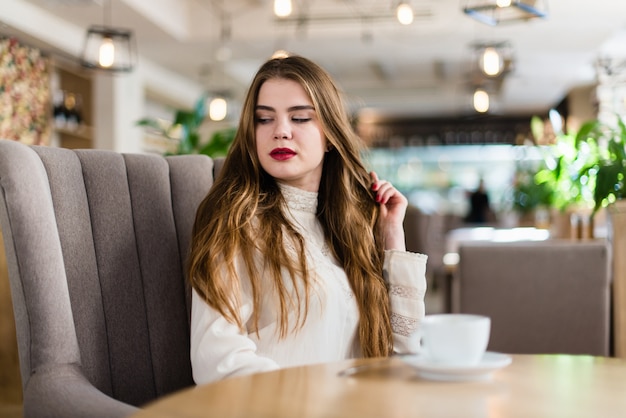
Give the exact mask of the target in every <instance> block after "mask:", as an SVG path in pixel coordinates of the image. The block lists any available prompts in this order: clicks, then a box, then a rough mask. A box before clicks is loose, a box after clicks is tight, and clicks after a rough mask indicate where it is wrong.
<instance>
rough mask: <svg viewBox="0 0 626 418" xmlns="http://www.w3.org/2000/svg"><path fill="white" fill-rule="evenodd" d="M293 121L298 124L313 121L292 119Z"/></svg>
mask: <svg viewBox="0 0 626 418" xmlns="http://www.w3.org/2000/svg"><path fill="white" fill-rule="evenodd" d="M292 120H293V121H294V122H296V123H305V122H308V121H310V120H311V118H292Z"/></svg>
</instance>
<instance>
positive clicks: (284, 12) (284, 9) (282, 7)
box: [274, 0, 292, 17]
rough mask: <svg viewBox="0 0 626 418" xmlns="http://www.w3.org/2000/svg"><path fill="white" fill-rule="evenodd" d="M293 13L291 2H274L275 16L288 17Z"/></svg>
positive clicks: (278, 0) (288, 0)
mask: <svg viewBox="0 0 626 418" xmlns="http://www.w3.org/2000/svg"><path fill="white" fill-rule="evenodd" d="M291 12H292V7H291V0H274V14H275V15H276V16H278V17H287V16H289V15H290V14H291Z"/></svg>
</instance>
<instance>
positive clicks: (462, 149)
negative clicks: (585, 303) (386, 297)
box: [0, 0, 626, 396]
mask: <svg viewBox="0 0 626 418" xmlns="http://www.w3.org/2000/svg"><path fill="white" fill-rule="evenodd" d="M272 3H273V2H272V1H270V0H228V1H226V0H159V1H154V0H150V1H148V0H110V1H109V0H3V1H2V2H0V137H3V138H8V139H15V140H19V141H22V142H25V143H31V144H43V145H52V146H62V147H68V148H101V149H111V150H115V151H119V152H164V151H165V150H167V149H169V148H168V147H170V146H171V143H170V142H169V141H167V140H164V139H163V137H161V136H159V135H156V134H155V132H154V131H151V130H149V129H147V128H145V127H142V126H138V124H137V122H138V121H139V120H140V119H142V118H152V119H154V120H158V121H159V123H162V124H164V125H167V124H168V123H171V121H172V118H173V116H174V114H175V112H176V110H178V109H192V108H193V107H194V105H195V104H196V103H198V101H199V100H201V99H202V100H203V99H204V98H205V97H206V99H207V105H208V102H209V100H211V99H214V98H218V97H219V98H223V99H225V102H223V103H226V104H227V112H226V115H225V117H224V118H223V119H222V120H212V119H211V118H209V117H207V118H206V119H205V120H204V121H203V123H202V126H201V127H200V132H201V134H202V138H205V139H206V138H210V137H211V135H212V134H213V133H215V132H219V131H222V130H224V129H228V128H232V127H233V126H234V125H235V124H236V122H237V117H238V106H239V105H240V103H241V101H242V97H243V94H244V92H245V88H246V86H247V85H248V83H249V82H250V80H251V77H252V76H253V74H254V72H255V71H256V69H257V68H258V67H259V65H260V64H261V63H262V62H263V61H264V60H266V59H267V58H268V57H269V56H271V55H272V54H273V53H274V52H275V51H277V50H285V51H288V52H294V53H298V54H302V55H304V56H306V57H309V58H311V59H313V60H314V61H316V62H318V63H320V64H321V65H322V66H323V67H325V68H326V69H328V70H329V72H330V73H331V74H332V75H333V77H335V79H336V80H337V82H338V85H339V86H340V87H341V88H342V89H343V90H344V91H345V93H346V98H347V104H348V106H349V110H350V112H351V114H352V115H353V117H354V120H355V127H356V129H357V130H358V132H359V133H360V134H361V136H362V137H363V138H364V140H365V141H366V142H367V144H368V145H369V150H368V153H367V155H366V158H367V160H368V162H369V164H371V166H372V168H374V169H376V170H377V171H379V173H380V175H381V176H382V177H384V178H388V179H389V180H391V181H393V182H394V184H395V185H396V186H397V187H398V188H399V189H401V190H402V191H403V192H404V193H406V195H407V196H408V197H409V199H410V202H411V203H412V204H413V205H414V206H416V207H418V208H419V209H420V210H421V211H422V212H424V213H427V214H443V215H446V216H453V217H455V218H456V219H461V218H462V217H463V215H464V214H465V213H466V211H467V194H468V192H470V191H471V190H473V189H474V188H475V187H476V186H477V184H478V181H479V179H480V178H483V179H484V181H485V184H486V187H487V190H488V193H489V195H490V198H491V202H492V205H493V209H494V210H495V212H496V214H497V219H498V222H499V224H500V225H505V226H513V225H517V224H520V222H531V223H533V222H536V219H534V218H532V219H531V220H530V221H529V219H528V218H524V216H528V214H525V213H522V212H520V211H519V210H516V203H515V200H514V188H515V184H516V181H517V180H518V179H517V176H518V174H519V172H520V169H522V168H523V169H530V170H536V169H537V168H538V167H540V165H541V164H542V162H543V161H544V155H545V154H544V152H543V151H542V150H543V149H544V148H545V146H549V144H551V143H552V144H553V143H554V142H555V141H556V138H557V136H556V135H555V134H558V133H559V129H562V131H563V132H574V133H575V132H576V130H577V129H579V128H580V127H581V125H582V124H583V123H584V122H585V121H587V120H590V119H595V118H598V119H600V120H604V121H607V122H608V123H614V122H615V120H616V115H622V116H623V115H626V2H617V1H614V0H594V1H589V0H567V1H563V0H552V1H550V2H549V4H548V1H541V0H528V1H526V4H528V5H530V8H531V9H533V10H532V11H536V12H537V16H534V15H533V14H532V13H530V12H529V11H528V10H526V11H524V10H522V9H519V8H515V7H514V8H513V9H515V10H514V14H509V15H507V14H503V15H501V16H500V18H501V21H496V22H492V23H495V24H489V22H485V21H484V19H483V21H480V20H477V19H475V18H474V17H475V14H474V15H472V13H468V12H469V11H471V10H470V9H472V8H473V7H474V6H476V5H477V4H487V3H494V4H495V1H488V0H483V1H471V0H467V1H465V0H409V1H406V2H404V1H397V0H385V1H381V0H316V1H306V0H299V1H294V2H293V4H292V6H293V10H292V13H291V15H289V16H287V17H277V16H276V15H275V13H274V11H273V8H272V6H273V4H272ZM514 3H515V2H514ZM400 4H406V5H409V6H411V7H412V10H413V14H412V16H413V21H412V23H410V24H407V25H404V24H401V23H399V22H398V19H397V16H396V8H397V7H398V6H399V5H400ZM485 13H487V14H488V16H493V15H491V14H489V13H490V12H489V11H485ZM496 17H497V18H498V16H497V15H496ZM93 25H99V26H101V28H100V29H102V27H104V28H105V29H106V28H109V29H115V36H117V37H120V38H121V39H122V40H126V38H125V36H126V35H129V41H130V44H129V45H130V46H131V48H132V51H131V52H130V53H129V55H128V67H127V68H123V69H122V70H121V71H109V70H106V69H104V70H103V69H95V68H93V67H94V64H93V63H91V68H88V67H89V66H85V65H84V64H85V62H81V60H82V59H83V58H84V48H85V45H86V44H87V42H86V38H87V36H88V35H89V34H90V33H92V32H93V31H92V32H90V28H91V29H93ZM97 30H98V29H97V28H96V34H97ZM105 32H106V31H105ZM92 34H93V33H92ZM100 34H101V33H100ZM487 49H496V50H497V51H498V52H499V54H500V55H499V59H498V65H499V66H500V69H499V71H498V72H497V73H496V74H493V75H487V74H486V73H485V71H484V69H481V68H480V62H481V57H483V59H484V56H483V55H482V54H483V53H484V52H485V50H487ZM119 51H122V49H120V50H118V52H119ZM476 90H484V91H485V92H486V93H487V94H488V98H489V106H488V109H487V110H485V109H483V110H482V111H478V110H477V109H476V108H475V103H474V102H473V99H474V93H475V92H476ZM533 117H538V118H539V120H541V121H543V123H544V125H543V126H544V131H543V135H540V136H538V135H537V133H536V132H533V129H532V127H531V120H533ZM215 119H217V118H215ZM559 127H561V128H559ZM174 136H175V134H174ZM516 179H517V180H516ZM599 219H600V220H601V217H599ZM455 225H456V224H455ZM599 225H600V227H601V222H600V223H599ZM599 234H602V230H601V229H600V230H599ZM3 267H5V266H2V265H0V268H3ZM1 282H2V283H5V282H6V280H2V281H1ZM3 286H4V284H3ZM2 293H3V294H5V295H7V294H8V284H7V289H2ZM0 305H1V306H0V308H1V309H2V310H3V311H2V315H3V317H5V318H6V317H7V316H9V315H11V314H12V313H11V312H10V304H6V303H1V304H0ZM1 326H2V328H3V331H2V332H3V334H2V335H7V332H8V333H10V332H11V331H12V330H11V329H9V330H8V331H6V330H5V329H6V328H7V325H6V321H2V325H1ZM13 332H14V331H13ZM4 355H9V354H4ZM10 355H16V354H10ZM5 393H6V392H5ZM9 396H10V395H9Z"/></svg>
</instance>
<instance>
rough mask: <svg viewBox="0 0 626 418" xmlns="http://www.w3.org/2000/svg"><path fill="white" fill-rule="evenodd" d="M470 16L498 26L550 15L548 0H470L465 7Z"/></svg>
mask: <svg viewBox="0 0 626 418" xmlns="http://www.w3.org/2000/svg"><path fill="white" fill-rule="evenodd" d="M463 12H464V13H465V14H467V15H468V16H470V17H472V18H474V19H476V20H478V21H479V22H482V23H486V24H487V25H490V26H496V25H498V24H500V23H510V22H517V21H527V20H531V19H535V18H545V17H547V16H548V4H547V0H468V1H467V2H466V3H465V7H463Z"/></svg>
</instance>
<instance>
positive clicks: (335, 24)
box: [0, 0, 626, 117]
mask: <svg viewBox="0 0 626 418" xmlns="http://www.w3.org/2000/svg"><path fill="white" fill-rule="evenodd" d="M6 1H8V2H9V3H10V2H12V1H13V2H18V1H19V2H21V3H24V2H27V3H29V4H30V5H33V6H36V7H38V8H41V9H44V10H45V11H47V12H49V13H51V14H53V15H55V16H56V17H58V18H59V19H62V20H65V21H67V22H69V23H71V24H73V25H75V26H79V27H81V28H86V27H87V26H89V25H90V24H101V23H103V20H104V19H107V20H109V21H108V22H106V23H108V24H110V25H112V26H118V27H126V28H130V29H133V31H134V33H135V34H136V37H137V46H138V50H139V54H140V55H141V57H144V58H147V59H149V60H151V61H153V62H154V63H157V64H160V65H162V66H163V67H166V68H168V69H171V70H173V71H175V72H177V73H179V74H182V75H184V76H186V77H188V78H190V79H191V80H194V81H196V82H198V83H201V84H202V85H204V86H206V87H207V89H212V90H223V89H227V90H230V91H231V92H232V93H233V94H234V95H235V96H238V95H241V94H242V91H243V90H244V89H245V87H246V86H247V84H248V83H249V81H250V80H251V77H252V76H253V74H254V72H255V71H256V69H257V68H258V66H259V65H260V64H261V63H262V62H263V61H264V60H265V59H266V58H268V57H269V56H270V55H271V54H272V52H274V51H275V50H276V49H284V50H287V51H290V52H294V53H298V54H301V55H304V56H306V57H309V58H311V59H313V60H315V61H317V62H318V63H320V64H321V65H322V66H323V67H325V68H326V69H328V70H329V71H330V73H331V74H332V75H333V76H334V77H335V78H336V80H337V81H338V83H339V85H340V86H341V87H342V88H343V89H344V90H345V91H346V93H347V95H348V99H349V103H350V104H351V106H352V107H353V108H355V109H362V108H372V109H376V110H377V111H379V112H382V113H384V114H395V115H412V116H418V117H419V116H434V115H446V116H454V115H466V114H469V113H472V112H473V111H472V107H471V94H470V88H469V79H470V77H469V74H470V72H471V70H472V66H473V62H474V58H475V57H474V53H473V49H472V47H471V45H472V44H473V43H475V42H500V41H508V42H509V43H510V44H511V45H512V47H513V50H514V58H515V65H514V69H513V71H512V72H511V73H509V74H508V76H507V78H506V79H505V81H504V84H503V85H502V88H501V90H500V92H499V94H498V95H497V96H496V97H493V98H492V110H491V111H492V112H494V113H497V114H506V115H515V114H529V113H537V112H543V111H547V110H548V109H549V108H550V107H552V106H555V105H556V104H557V103H559V102H560V101H561V100H562V99H563V97H564V96H565V95H566V94H567V92H568V91H570V90H571V89H572V88H574V87H576V86H581V85H589V84H591V83H593V82H594V79H595V70H594V62H595V60H596V59H597V58H598V57H600V56H602V55H606V54H608V53H609V52H610V53H611V54H616V55H618V56H626V40H624V39H626V37H624V35H622V34H621V33H622V32H624V31H625V30H626V1H623V0H593V1H591V0H551V1H550V0H549V16H548V18H546V19H535V20H532V21H528V22H519V23H512V24H507V25H500V26H497V27H490V26H487V25H485V24H483V23H479V22H477V21H475V20H473V19H471V18H469V17H468V16H467V15H465V14H464V13H463V12H462V7H463V5H464V4H465V3H466V2H465V1H463V0H412V1H411V4H412V5H413V7H414V10H415V11H416V19H415V21H414V22H413V24H412V25H410V26H402V25H400V24H399V23H397V22H396V21H395V19H394V18H393V10H392V9H393V8H392V4H397V0H308V1H307V0H299V1H298V0H295V1H294V8H295V10H294V13H295V14H298V13H299V12H300V13H304V12H303V9H306V8H308V13H309V16H311V17H313V18H315V17H323V16H326V17H328V16H331V17H333V18H334V19H335V20H334V21H324V22H322V21H314V22H309V23H308V24H303V25H300V26H298V25H296V24H295V23H281V22H278V21H277V19H276V18H275V17H274V16H273V14H272V1H271V0H112V3H111V9H110V10H111V12H112V14H111V18H110V19H109V18H108V17H106V15H107V13H104V11H105V10H106V9H104V8H103V6H102V2H103V0H3V2H6ZM357 16H361V17H362V18H360V19H359V18H356V17H357ZM386 16H387V17H386ZM0 20H2V17H1V16H0ZM331 20H332V19H331ZM4 29H5V31H6V30H7V29H8V28H7V27H6V26H5V28H4ZM224 31H226V32H230V35H229V36H224V35H222V34H223V33H224ZM1 32H2V28H0V33H1ZM614 37H616V38H615V39H616V40H614V41H612V42H609V44H606V43H607V41H608V40H610V39H611V38H614ZM44 41H45V39H44ZM221 46H226V47H228V49H229V50H230V53H231V57H230V58H229V59H228V60H226V61H224V62H223V63H222V62H220V61H219V60H217V59H216V55H217V53H218V51H219V50H220V47H221ZM221 68H223V69H224V72H225V73H226V74H227V75H223V74H222V72H221V70H220V69H221Z"/></svg>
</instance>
